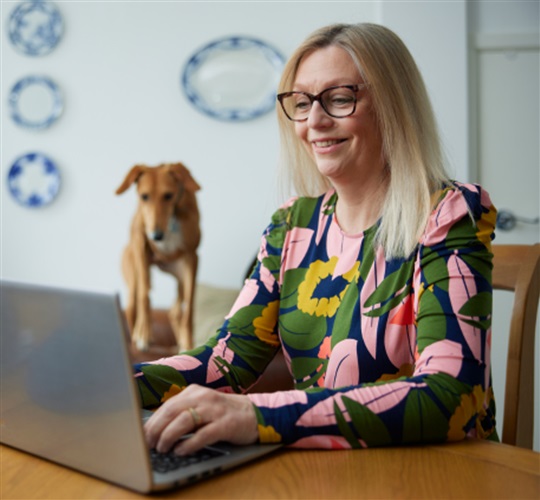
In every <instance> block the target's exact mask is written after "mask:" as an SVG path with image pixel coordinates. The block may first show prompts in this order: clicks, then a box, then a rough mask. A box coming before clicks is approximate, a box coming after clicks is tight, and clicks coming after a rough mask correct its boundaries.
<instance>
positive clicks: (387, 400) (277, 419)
mask: <svg viewBox="0 0 540 500" xmlns="http://www.w3.org/2000/svg"><path fill="white" fill-rule="evenodd" d="M336 203H337V195H336V193H335V192H334V191H330V192H328V193H326V194H325V195H323V196H321V197H319V198H295V199H291V200H290V201H289V202H288V203H287V204H285V205H284V206H283V207H281V208H280V209H279V210H278V211H277V212H276V213H275V214H274V216H273V218H272V222H271V224H270V225H269V226H268V228H267V229H266V231H265V232H264V234H263V237H262V240H261V247H260V250H259V253H258V260H257V264H256V266H255V268H254V270H253V272H252V274H251V276H250V277H249V279H247V280H246V282H245V285H244V287H243V289H242V291H241V293H240V295H239V297H238V299H237V301H236V303H235V304H234V306H233V308H232V310H231V312H230V313H229V315H228V316H227V317H226V318H225V321H224V323H223V326H222V328H221V329H219V330H218V332H217V333H216V335H215V336H214V337H213V338H212V339H211V340H209V341H208V342H207V343H206V344H205V345H203V346H201V347H199V348H197V349H194V350H192V351H190V352H187V353H184V354H182V355H179V356H175V357H171V358H166V359H161V360H157V361H155V362H152V363H143V364H139V365H136V367H135V374H136V380H137V382H138V387H139V391H140V396H141V399H142V403H143V405H144V406H146V407H152V406H157V405H159V404H161V403H162V402H163V401H165V400H166V399H167V398H169V397H171V396H172V395H174V394H177V393H178V392H179V391H181V390H182V389H183V388H184V387H185V386H186V385H188V384H191V383H197V384H202V385H206V386H208V387H213V388H215V389H218V390H221V391H226V392H233V391H234V392H245V391H246V390H248V389H249V387H251V386H252V385H253V384H254V383H255V382H256V381H257V379H258V377H259V376H260V374H261V373H262V372H263V371H264V369H265V367H266V366H267V365H268V363H269V362H270V360H271V359H272V358H273V356H274V355H275V354H276V352H277V351H278V350H279V349H282V350H283V354H284V356H285V359H286V361H287V364H288V367H289V370H290V372H291V377H292V378H293V379H294V384H295V389H294V390H292V391H287V392H277V393H265V394H249V395H248V397H249V398H250V399H251V401H252V402H253V404H254V406H255V409H256V414H257V419H258V424H259V438H260V441H261V442H283V443H285V444H289V445H293V446H296V447H308V448H336V449H339V448H364V447H368V446H384V445H394V444H400V443H423V442H442V441H446V440H459V439H463V438H465V437H477V438H489V439H497V434H496V431H495V404H494V400H493V391H492V388H491V376H490V346H491V308H492V287H491V269H492V263H491V259H492V254H491V240H492V239H493V231H494V225H495V217H496V211H495V208H494V207H493V205H492V204H491V201H490V199H489V196H488V194H487V193H486V192H485V191H484V190H482V188H481V187H479V186H477V185H470V184H468V185H466V184H460V183H454V184H453V185H452V186H449V187H446V188H445V189H442V190H441V191H440V192H438V193H437V194H436V196H435V197H434V210H433V212H432V214H431V217H430V219H429V221H428V224H427V226H426V229H425V231H424V234H423V236H422V238H421V240H420V241H419V243H418V245H417V247H416V249H415V251H414V252H413V253H412V254H411V255H410V256H409V257H408V258H402V259H392V260H386V258H385V255H384V251H383V249H382V248H380V247H377V248H375V245H374V237H375V233H376V230H377V225H375V226H374V227H371V228H370V229H368V230H366V231H365V232H364V233H362V234H358V235H354V236H350V235H346V234H344V233H343V232H342V231H341V229H340V228H339V226H338V224H337V221H336V219H335V217H334V209H335V206H336Z"/></svg>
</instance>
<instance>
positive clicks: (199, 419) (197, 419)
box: [187, 406, 202, 428]
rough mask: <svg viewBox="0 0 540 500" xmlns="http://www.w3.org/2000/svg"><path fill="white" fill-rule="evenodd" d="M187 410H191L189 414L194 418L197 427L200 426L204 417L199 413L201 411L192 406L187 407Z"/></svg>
mask: <svg viewBox="0 0 540 500" xmlns="http://www.w3.org/2000/svg"><path fill="white" fill-rule="evenodd" d="M187 411H189V414H190V415H191V418H192V419H193V425H194V426H195V428H198V427H200V426H201V425H202V417H201V416H200V415H199V412H198V411H197V410H196V409H195V408H193V407H191V406H190V407H189V408H188V409H187Z"/></svg>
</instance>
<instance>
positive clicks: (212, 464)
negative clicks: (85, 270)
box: [0, 281, 279, 492]
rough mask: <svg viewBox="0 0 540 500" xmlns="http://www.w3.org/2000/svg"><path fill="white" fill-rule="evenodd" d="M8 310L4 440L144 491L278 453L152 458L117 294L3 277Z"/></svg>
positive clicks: (223, 450)
mask: <svg viewBox="0 0 540 500" xmlns="http://www.w3.org/2000/svg"><path fill="white" fill-rule="evenodd" d="M0 307H1V309H0V316H1V328H0V335H1V337H0V340H1V350H0V351H1V355H0V380H1V401H0V423H1V434H0V440H1V442H2V443H3V444H6V445H9V446H12V447H14V448H18V449H20V450H23V451H25V452H28V453H32V454H34V455H37V456H40V457H43V458H45V459H48V460H51V461H54V462H57V463H59V464H62V465H65V466H68V467H70V468H73V469H76V470H79V471H82V472H85V473H87V474H90V475H92V476H96V477H98V478H101V479H104V480H107V481H110V482H112V483H116V484H119V485H121V486H125V487H128V488H130V489H133V490H136V491H140V492H149V491H155V490H162V489H167V488H172V487H175V486H180V485H184V484H189V483H192V482H194V481H197V480H199V479H203V478H208V477H210V476H211V475H213V474H216V473H218V472H221V471H224V470H226V469H229V468H231V467H234V466H237V465H240V464H242V463H245V462H247V461H251V460H253V459H256V458H258V457H261V456H262V455H265V454H267V453H270V452H272V451H274V450H276V449H277V448H279V446H275V445H253V446H239V447H234V446H231V445H227V444H219V445H215V446H212V447H209V448H207V449H205V450H203V452H201V453H200V454H197V456H193V457H189V459H188V460H184V461H182V462H178V461H177V460H176V459H175V457H174V456H169V457H162V456H161V457H154V458H153V459H152V458H151V456H150V455H151V454H150V451H149V450H148V449H147V446H146V443H145V440H144V436H143V418H141V417H142V412H141V409H140V404H139V399H138V393H137V390H136V386H135V383H134V380H133V369H132V366H131V361H130V357H129V349H128V345H129V339H128V335H127V330H126V328H125V326H124V321H123V316H122V314H121V310H120V307H119V300H118V296H117V295H114V294H103V293H94V292H82V291H75V290H63V289H58V288H50V287H43V286H36V285H29V284H23V283H14V282H7V281H1V282H0ZM153 462H156V463H155V464H154V465H153Z"/></svg>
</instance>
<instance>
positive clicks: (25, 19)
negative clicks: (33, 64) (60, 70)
mask: <svg viewBox="0 0 540 500" xmlns="http://www.w3.org/2000/svg"><path fill="white" fill-rule="evenodd" d="M8 29H9V40H10V42H11V44H12V45H13V46H14V47H15V48H16V49H17V50H19V51H20V52H22V53H23V54H26V55H29V56H44V55H46V54H48V53H49V52H51V51H52V50H53V49H54V48H55V47H56V45H58V42H59V41H60V39H61V38H62V33H63V31H64V21H63V19H62V15H61V14H60V11H59V10H58V9H57V8H56V6H55V5H54V4H53V3H51V2H48V1H45V0H31V1H27V2H21V3H20V4H19V5H17V7H15V9H13V12H12V13H11V16H10V17H9V25H8Z"/></svg>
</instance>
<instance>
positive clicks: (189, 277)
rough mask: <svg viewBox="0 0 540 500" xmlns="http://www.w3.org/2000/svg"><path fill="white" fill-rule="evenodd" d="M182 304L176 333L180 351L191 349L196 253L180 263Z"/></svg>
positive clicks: (187, 255) (188, 255)
mask: <svg viewBox="0 0 540 500" xmlns="http://www.w3.org/2000/svg"><path fill="white" fill-rule="evenodd" d="M181 266H182V286H183V293H182V296H183V304H182V317H181V318H180V325H179V328H178V330H176V332H177V338H176V340H177V344H178V345H179V348H180V350H182V351H186V350H189V349H193V343H194V339H193V335H194V333H193V309H194V302H195V301H194V299H195V286H196V278H197V266H198V256H197V254H196V253H188V254H186V255H185V256H184V258H183V259H182V261H181Z"/></svg>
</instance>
